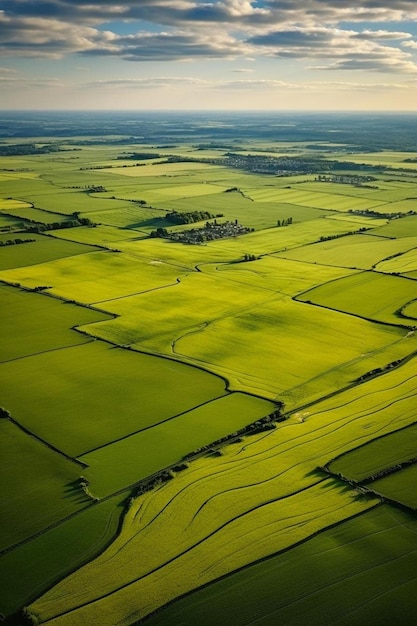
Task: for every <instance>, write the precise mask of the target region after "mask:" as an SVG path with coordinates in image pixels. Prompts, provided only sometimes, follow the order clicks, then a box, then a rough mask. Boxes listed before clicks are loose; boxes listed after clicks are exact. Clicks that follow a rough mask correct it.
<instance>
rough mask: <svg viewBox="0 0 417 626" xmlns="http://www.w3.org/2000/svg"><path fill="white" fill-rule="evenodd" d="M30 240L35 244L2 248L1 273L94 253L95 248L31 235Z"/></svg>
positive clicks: (0, 258)
mask: <svg viewBox="0 0 417 626" xmlns="http://www.w3.org/2000/svg"><path fill="white" fill-rule="evenodd" d="M30 239H35V242H32V243H28V244H24V245H20V246H19V245H17V246H4V247H3V248H1V250H0V271H2V270H8V269H14V268H17V267H25V266H27V265H36V264H37V263H45V262H46V261H53V260H54V259H62V258H63V257H67V256H74V255H76V254H86V253H88V252H92V251H94V248H92V247H91V246H86V245H84V244H81V243H72V242H69V241H61V240H59V239H54V238H53V237H48V236H47V235H37V234H34V233H30Z"/></svg>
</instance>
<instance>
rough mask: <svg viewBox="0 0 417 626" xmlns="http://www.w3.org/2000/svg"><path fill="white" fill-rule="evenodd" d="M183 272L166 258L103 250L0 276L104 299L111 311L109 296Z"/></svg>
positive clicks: (172, 280)
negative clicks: (150, 258)
mask: <svg viewBox="0 0 417 626" xmlns="http://www.w3.org/2000/svg"><path fill="white" fill-rule="evenodd" d="M27 245H31V244H27ZM0 253H1V251H0ZM180 274H181V272H180V270H179V269H178V267H175V266H173V265H169V264H167V263H164V262H163V261H152V260H141V259H135V258H132V257H131V256H129V255H128V254H125V253H118V252H105V251H100V252H91V253H90V254H86V255H82V256H81V257H80V258H79V256H73V257H68V258H64V259H58V260H56V261H50V262H49V263H40V264H38V265H33V266H29V267H23V268H18V269H15V270H8V271H6V272H3V273H2V274H1V275H0V276H1V277H2V278H3V279H4V280H7V281H10V282H19V283H21V284H22V285H24V286H26V287H30V288H33V287H36V285H47V286H48V287H50V289H48V290H47V293H49V292H50V293H52V294H54V295H57V296H59V297H62V298H66V299H68V300H76V301H77V302H83V303H87V304H91V303H105V304H104V305H103V308H105V309H106V310H107V309H109V310H111V311H112V310H113V309H112V306H110V305H109V306H107V303H106V301H107V300H113V299H117V298H122V297H125V296H130V295H132V294H139V293H143V292H146V291H149V290H152V289H158V288H161V287H164V286H169V285H176V284H177V277H178V276H179V275H180ZM90 319H91V316H90ZM92 321H94V320H92Z"/></svg>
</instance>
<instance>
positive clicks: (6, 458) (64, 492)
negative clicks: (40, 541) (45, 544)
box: [0, 400, 92, 550]
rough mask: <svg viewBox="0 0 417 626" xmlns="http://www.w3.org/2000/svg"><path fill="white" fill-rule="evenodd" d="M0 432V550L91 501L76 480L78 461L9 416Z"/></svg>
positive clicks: (2, 421)
mask: <svg viewBox="0 0 417 626" xmlns="http://www.w3.org/2000/svg"><path fill="white" fill-rule="evenodd" d="M3 404H5V402H4V400H3ZM0 432H1V439H2V446H3V450H2V455H1V462H0V473H1V487H0V494H1V501H2V514H1V520H0V528H1V543H0V550H4V549H5V548H9V547H10V546H13V545H14V544H16V543H18V542H19V541H22V540H23V539H27V538H28V537H31V536H32V535H35V534H36V533H38V532H39V531H42V530H43V529H44V528H47V527H48V526H50V525H52V524H54V523H55V522H57V521H59V520H61V519H63V518H65V517H67V516H68V515H71V514H72V513H75V512H76V511H79V510H81V509H83V508H85V507H86V506H88V505H89V504H91V502H92V501H91V499H90V498H88V496H87V495H86V494H85V493H84V492H83V490H82V489H81V487H80V486H79V484H78V482H77V481H78V478H79V476H80V474H81V470H82V468H81V466H80V465H76V464H75V463H72V462H71V461H69V460H67V459H65V458H64V457H63V456H60V455H59V454H58V453H56V452H53V451H52V450H50V449H48V448H47V447H46V446H45V445H43V444H42V443H40V442H39V441H37V440H36V439H35V438H34V437H31V436H30V435H28V434H27V433H24V432H23V431H22V430H21V429H20V428H19V427H18V426H16V425H15V424H13V423H12V422H10V421H9V420H6V419H2V420H1V422H0Z"/></svg>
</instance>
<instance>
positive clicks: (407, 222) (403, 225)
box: [372, 215, 417, 237]
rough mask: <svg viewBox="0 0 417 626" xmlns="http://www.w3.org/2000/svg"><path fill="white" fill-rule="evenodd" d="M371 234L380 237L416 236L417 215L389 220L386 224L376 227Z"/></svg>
mask: <svg viewBox="0 0 417 626" xmlns="http://www.w3.org/2000/svg"><path fill="white" fill-rule="evenodd" d="M372 234H376V235H380V236H381V237H415V236H417V215H410V216H409V217H402V218H401V219H395V220H390V221H389V222H388V224H386V226H382V227H380V228H378V229H377V230H376V231H375V233H372Z"/></svg>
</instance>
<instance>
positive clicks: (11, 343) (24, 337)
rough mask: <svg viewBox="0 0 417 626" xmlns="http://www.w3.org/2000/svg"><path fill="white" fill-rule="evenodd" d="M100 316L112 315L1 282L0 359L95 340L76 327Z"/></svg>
mask: <svg viewBox="0 0 417 626" xmlns="http://www.w3.org/2000/svg"><path fill="white" fill-rule="evenodd" d="M28 245H29V244H28ZM28 311H30V314H28ZM100 319H101V320H104V319H108V316H106V315H104V314H103V313H99V312H98V311H92V310H90V309H87V308H84V307H78V306H74V305H73V304H68V303H64V302H61V301H60V300H56V299H55V298H48V297H46V296H44V295H41V294H38V293H33V292H28V291H21V290H20V289H18V288H16V287H7V286H5V285H0V346H1V347H0V361H9V360H12V359H19V358H22V357H24V356H30V355H32V354H36V353H39V352H48V351H50V350H56V349H59V348H63V347H68V346H73V345H79V344H83V343H86V342H88V341H91V339H90V338H88V337H86V336H85V335H82V334H80V333H77V332H75V331H74V330H72V328H73V327H74V326H79V325H83V324H90V323H91V322H94V321H98V320H100Z"/></svg>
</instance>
